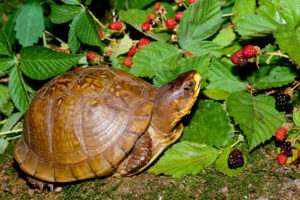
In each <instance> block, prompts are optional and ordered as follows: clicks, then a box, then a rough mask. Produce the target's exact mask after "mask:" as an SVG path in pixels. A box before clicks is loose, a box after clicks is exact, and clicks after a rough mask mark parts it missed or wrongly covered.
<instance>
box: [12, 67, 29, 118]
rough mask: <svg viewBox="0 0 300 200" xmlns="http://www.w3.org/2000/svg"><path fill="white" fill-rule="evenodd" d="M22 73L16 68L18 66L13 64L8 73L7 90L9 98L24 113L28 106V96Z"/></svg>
mask: <svg viewBox="0 0 300 200" xmlns="http://www.w3.org/2000/svg"><path fill="white" fill-rule="evenodd" d="M21 76H22V74H21V72H20V70H19V69H18V66H16V65H15V66H14V67H13V68H12V69H11V71H10V73H9V83H8V90H9V94H10V98H11V99H12V101H13V102H14V104H15V106H16V107H17V109H18V110H19V111H21V112H22V113H25V111H26V109H27V107H28V106H29V97H28V94H27V92H26V89H25V87H26V86H25V85H24V84H23V82H22V77H21Z"/></svg>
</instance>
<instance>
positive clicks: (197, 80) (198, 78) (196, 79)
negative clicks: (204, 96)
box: [193, 73, 201, 97]
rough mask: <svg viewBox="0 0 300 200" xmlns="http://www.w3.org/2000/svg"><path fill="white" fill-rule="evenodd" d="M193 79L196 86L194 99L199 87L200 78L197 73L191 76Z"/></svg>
mask: <svg viewBox="0 0 300 200" xmlns="http://www.w3.org/2000/svg"><path fill="white" fill-rule="evenodd" d="M193 79H194V80H195V82H196V86H195V94H194V97H197V96H198V94H199V91H200V86H201V76H200V74H199V73H195V75H194V76H193Z"/></svg>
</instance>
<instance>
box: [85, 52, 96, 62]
mask: <svg viewBox="0 0 300 200" xmlns="http://www.w3.org/2000/svg"><path fill="white" fill-rule="evenodd" d="M86 58H87V59H88V60H89V61H94V60H95V58H96V54H95V53H94V52H88V53H87V55H86Z"/></svg>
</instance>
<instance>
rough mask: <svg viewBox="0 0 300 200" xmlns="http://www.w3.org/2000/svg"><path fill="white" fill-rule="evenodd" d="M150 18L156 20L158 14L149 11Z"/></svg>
mask: <svg viewBox="0 0 300 200" xmlns="http://www.w3.org/2000/svg"><path fill="white" fill-rule="evenodd" d="M148 17H149V18H150V20H155V19H156V18H157V16H156V14H155V13H154V12H151V13H149V16H148Z"/></svg>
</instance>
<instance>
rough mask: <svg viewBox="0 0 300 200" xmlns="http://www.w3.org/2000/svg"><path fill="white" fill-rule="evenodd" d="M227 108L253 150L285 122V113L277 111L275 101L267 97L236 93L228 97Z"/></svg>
mask: <svg viewBox="0 0 300 200" xmlns="http://www.w3.org/2000/svg"><path fill="white" fill-rule="evenodd" d="M227 107H228V111H229V115H230V116H232V117H233V119H234V121H235V123H236V124H239V126H240V128H241V129H242V131H243V132H244V134H245V135H246V137H247V141H248V145H249V148H250V149H251V150H252V149H253V148H255V147H256V146H258V145H260V144H262V143H264V142H265V141H267V140H269V139H270V138H271V137H272V136H273V135H274V133H275V131H276V130H277V128H278V127H280V126H282V124H283V122H284V113H280V112H278V111H277V110H276V109H275V99H274V98H273V97H270V96H267V95H263V94H262V95H258V96H256V97H254V96H252V95H251V94H248V93H241V92H235V93H233V94H231V95H230V96H229V97H228V99H227Z"/></svg>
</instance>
